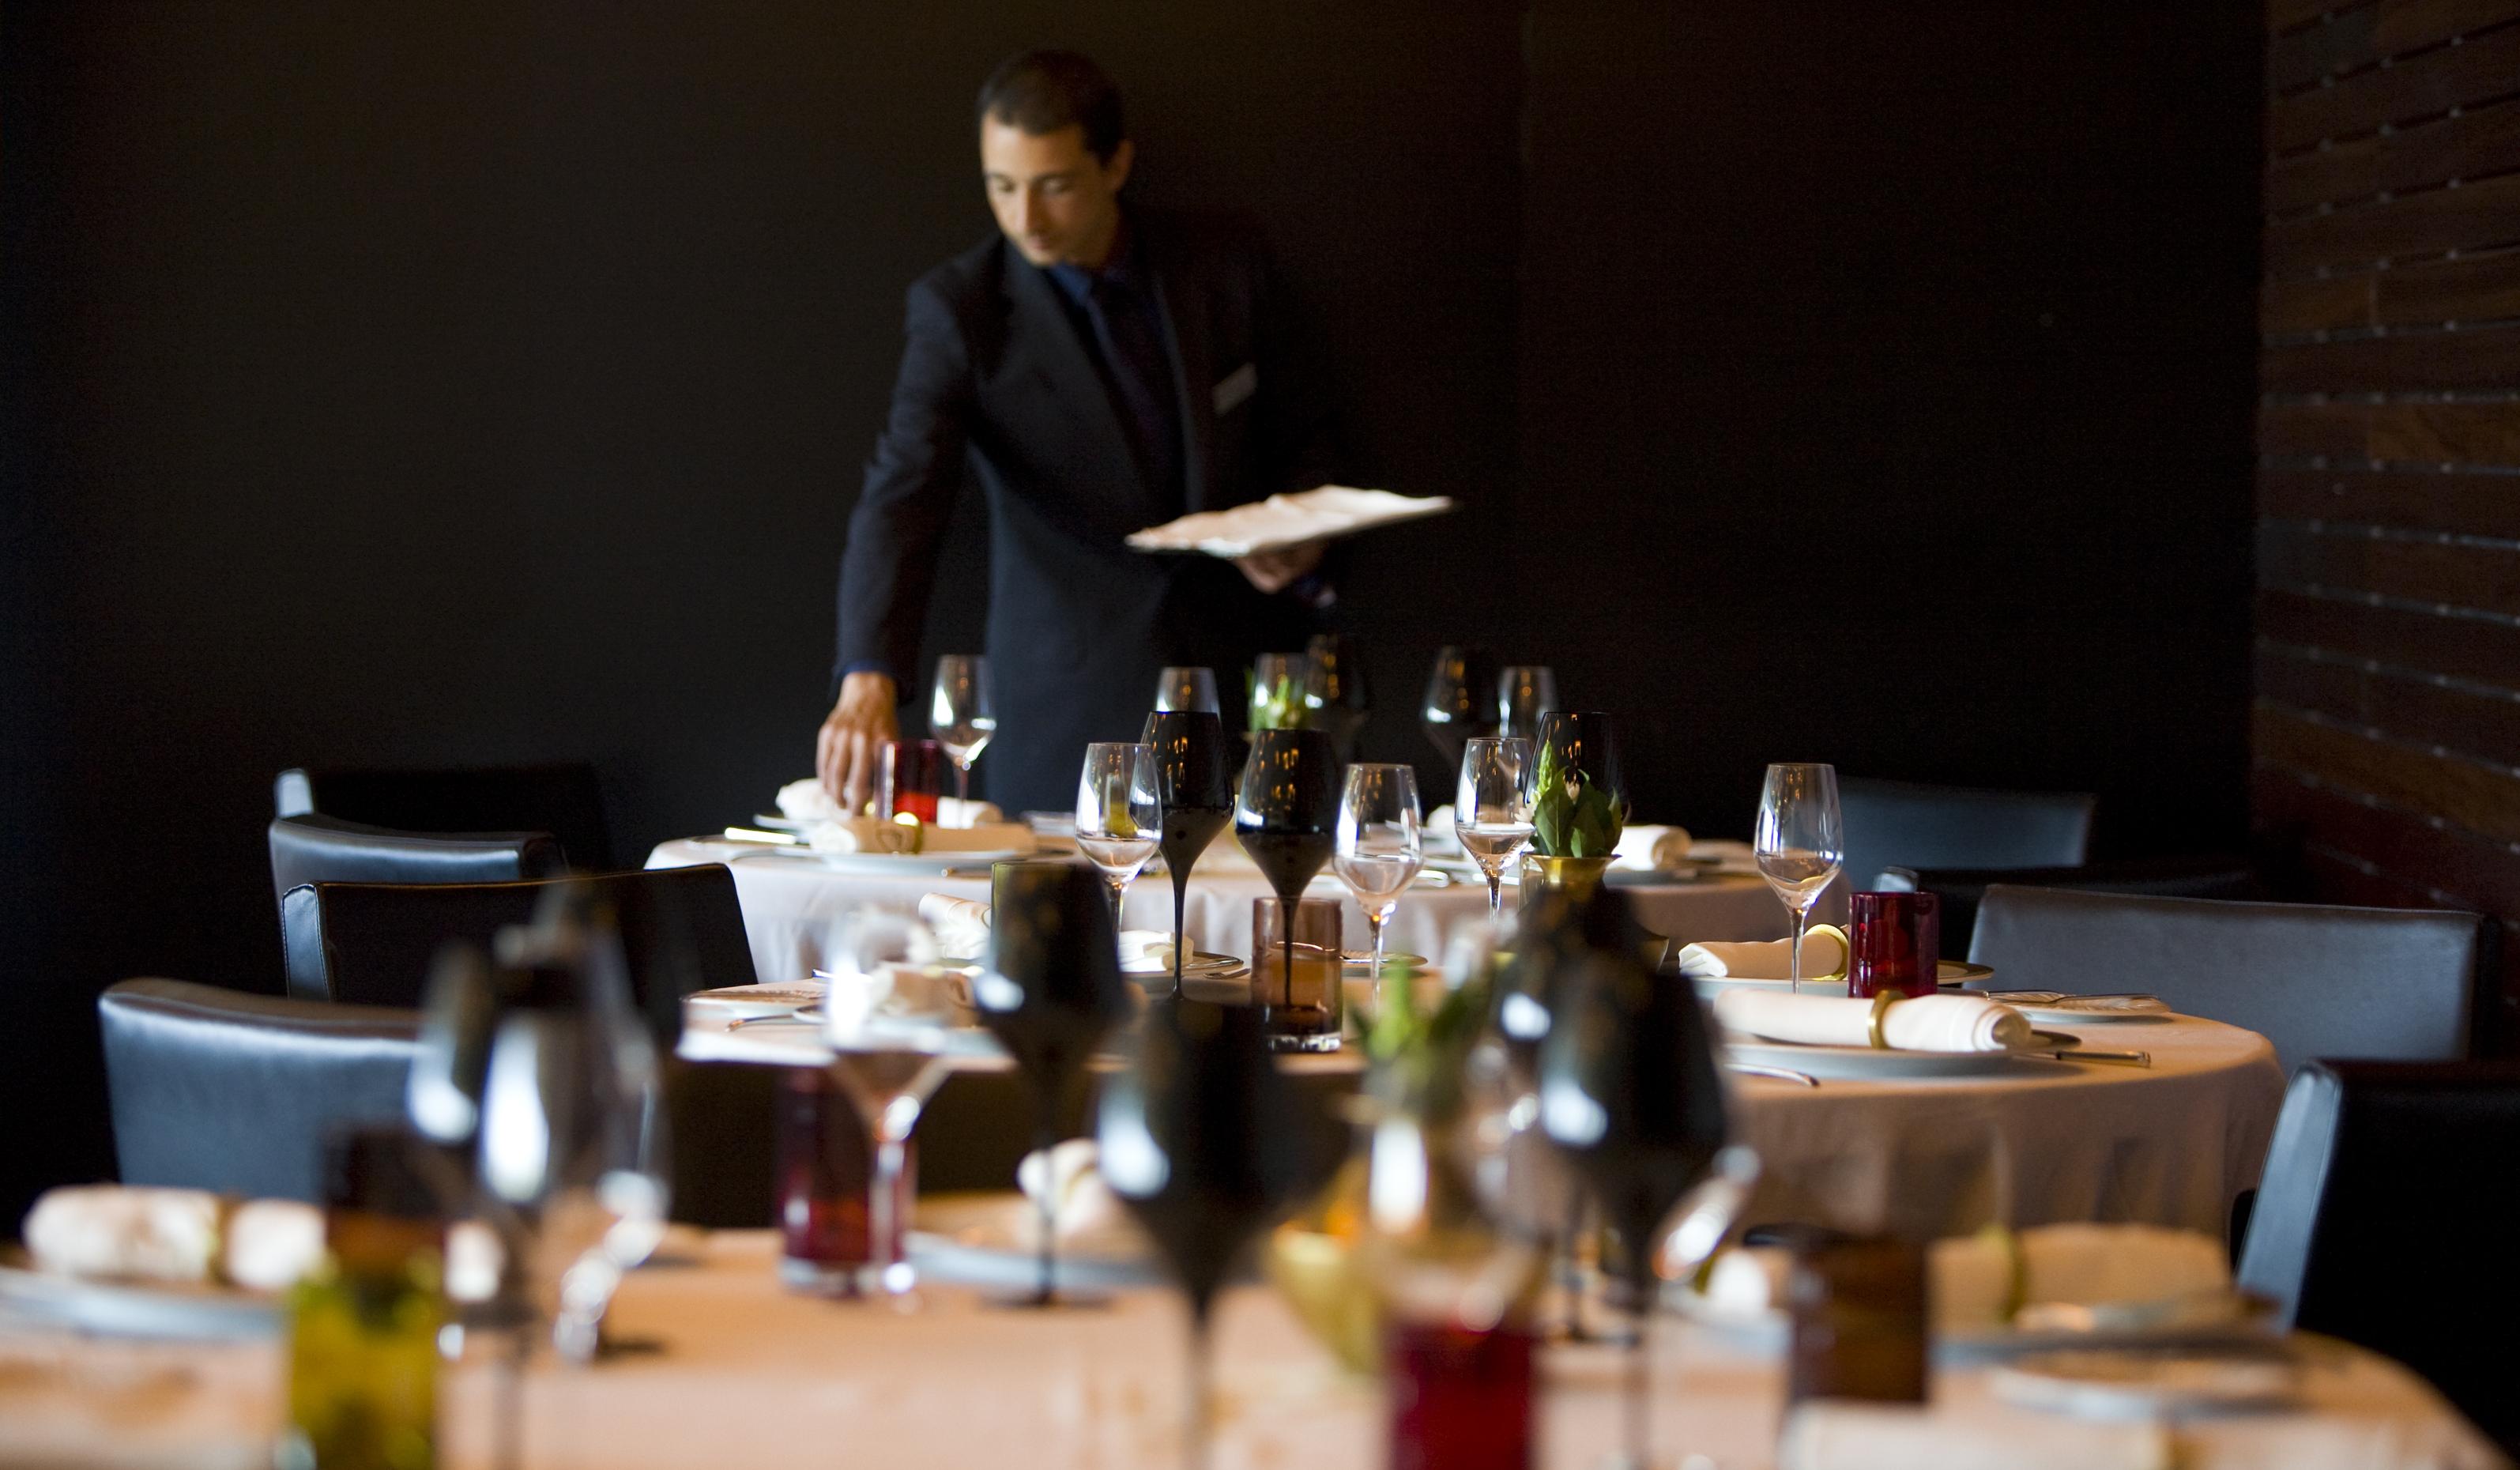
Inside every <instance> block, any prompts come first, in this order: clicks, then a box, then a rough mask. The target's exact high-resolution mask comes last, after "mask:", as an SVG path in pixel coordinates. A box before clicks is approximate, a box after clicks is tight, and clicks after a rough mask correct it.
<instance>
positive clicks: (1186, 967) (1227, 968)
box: [1120, 949, 1243, 980]
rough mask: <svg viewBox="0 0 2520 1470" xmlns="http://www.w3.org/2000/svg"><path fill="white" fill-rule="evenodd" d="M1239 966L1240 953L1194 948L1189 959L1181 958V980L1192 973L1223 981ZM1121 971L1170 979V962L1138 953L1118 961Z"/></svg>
mask: <svg viewBox="0 0 2520 1470" xmlns="http://www.w3.org/2000/svg"><path fill="white" fill-rule="evenodd" d="M1242 968H1243V965H1242V959H1241V957H1240V956H1239V955H1233V954H1210V953H1209V952H1208V951H1206V950H1204V949H1193V950H1192V951H1191V952H1190V958H1189V959H1186V960H1184V961H1182V979H1184V980H1189V979H1191V978H1193V976H1195V977H1196V978H1198V979H1201V980H1222V979H1224V978H1226V977H1228V976H1231V975H1234V974H1237V973H1238V972H1239V971H1240V970H1241V969H1242ZM1120 973H1121V974H1122V975H1125V976H1127V977H1128V978H1129V979H1131V980H1170V979H1172V978H1173V962H1172V961H1171V960H1169V959H1155V958H1150V957H1148V956H1147V955H1138V956H1136V957H1134V958H1130V959H1124V960H1122V961H1120Z"/></svg>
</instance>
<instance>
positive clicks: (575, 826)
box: [272, 761, 612, 877]
mask: <svg viewBox="0 0 2520 1470" xmlns="http://www.w3.org/2000/svg"><path fill="white" fill-rule="evenodd" d="M272 809H273V811H274V812H275V814H277V815H280V816H304V815H308V814H314V813H320V814H322V815H325V816H331V817H339V818H342V819H343V820H346V821H352V822H359V823H364V824H366V825H369V826H375V827H388V828H394V829H397V830H400V831H404V832H417V833H445V832H517V831H523V832H547V833H550V834H551V835H552V836H553V837H554V838H555V839H557V840H558V841H559V843H560V846H561V849H562V850H563V851H565V852H566V853H567V854H568V858H569V861H570V862H571V863H572V864H574V865H575V866H576V867H578V868H580V869H582V870H584V871H586V872H590V873H600V872H603V871H605V870H606V869H607V868H609V867H611V866H612V840H611V832H610V830H609V828H608V827H607V824H606V822H605V818H604V792H603V788H602V787H601V786H600V785H599V784H598V783H597V781H596V778H595V767H594V766H592V765H588V764H586V763H585V762H583V761H567V762H559V763H553V764H545V765H508V766H476V767H472V768H470V769H463V770H357V769H341V768H329V769H328V768H325V767H320V766H309V767H299V768H293V769H290V770H285V771H282V772H281V773H280V775H279V776H278V778H277V779H275V780H274V781H273V782H272ZM523 876H528V877H530V876H533V875H531V874H527V875H523Z"/></svg>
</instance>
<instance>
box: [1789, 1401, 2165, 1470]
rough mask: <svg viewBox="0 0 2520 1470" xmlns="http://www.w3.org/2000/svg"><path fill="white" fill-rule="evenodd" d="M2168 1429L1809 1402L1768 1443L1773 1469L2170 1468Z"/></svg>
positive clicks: (1969, 1410)
mask: <svg viewBox="0 0 2520 1470" xmlns="http://www.w3.org/2000/svg"><path fill="white" fill-rule="evenodd" d="M2177 1449H2178V1447H2177V1445H2176V1444H2175V1442H2174V1440H2173V1437H2172V1433H2171V1430H2170V1428H2169V1426H2167V1425H2165V1424H2158V1423H2108V1422H2095V1421H2093V1420H2089V1419H2066V1418H2049V1417H2046V1416H2042V1415H2035V1414H2028V1413H2024V1412H2019V1411H2013V1410H1986V1409H1978V1408H1974V1407H1973V1406H1960V1405H1953V1406H1948V1407H1946V1406H1939V1405H1938V1406H1935V1407H1931V1408H1928V1407H1926V1406H1925V1405H1923V1404H1914V1405H1909V1404H1898V1403H1862V1402H1856V1401H1846V1400H1827V1399H1817V1400H1814V1401H1810V1402H1808V1403H1805V1404H1803V1405H1801V1406H1800V1407H1798V1408H1796V1409H1795V1410H1794V1413H1793V1417H1792V1418H1790V1419H1788V1420H1787V1421H1786V1422H1785V1433H1784V1437H1783V1438H1782V1439H1781V1440H1779V1441H1778V1445H1777V1463H1778V1465H1779V1466H1780V1467H1782V1470H2017V1467H2019V1466H2022V1465H2039V1466H2042V1467H2045V1470H2171V1467H2172V1466H2174V1465H2177V1464H2178V1463H2180V1460H2179V1456H2178V1453H2177Z"/></svg>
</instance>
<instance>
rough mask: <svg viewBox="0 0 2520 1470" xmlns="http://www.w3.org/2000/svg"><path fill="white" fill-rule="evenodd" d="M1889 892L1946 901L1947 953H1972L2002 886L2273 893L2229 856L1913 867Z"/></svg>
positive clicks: (1885, 876) (1895, 877)
mask: <svg viewBox="0 0 2520 1470" xmlns="http://www.w3.org/2000/svg"><path fill="white" fill-rule="evenodd" d="M1880 883H1881V886H1882V887H1883V888H1886V889H1908V890H1912V891H1913V890H1918V889H1921V890H1923V891H1924V892H1926V893H1929V894H1937V895H1940V896H1941V897H1942V900H1943V909H1942V913H1943V920H1942V922H1943V952H1944V953H1945V954H1947V955H1954V956H1958V955H1962V954H1966V953H1968V946H1969V939H1970V936H1971V935H1973V934H1974V933H1975V932H1976V930H1977V910H1978V905H1979V904H1981V903H1984V902H1985V901H1986V891H1987V890H1988V889H1990V888H1992V887H1994V886H1995V885H1997V884H1999V883H2009V884H2013V885H2016V886H2018V887H2022V888H2070V889H2076V890H2079V891H2081V892H2083V893H2091V894H2150V895H2152V896H2156V897H2163V898H2266V897H2270V896H2272V891H2271V889H2270V888H2269V886H2268V884H2267V883H2266V881H2265V879H2264V878H2263V877H2262V876H2261V875H2260V873H2259V871H2258V867H2257V864H2256V863H2255V862H2254V861H2252V860H2251V859H2250V858H2248V857H2246V856H2243V855H2240V854H2236V853H2226V852H2207V853H2199V854H2196V855H2193V856H2182V857H2140V858H2132V859H2125V860H2121V861H2116V862H2087V863H2084V864H2083V865H2081V866H2080V867H2066V868H1913V867H1898V866H1893V867H1891V868H1888V869H1886V870H1884V872H1883V873H1882V876H1881V879H1880Z"/></svg>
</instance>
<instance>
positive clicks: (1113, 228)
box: [817, 52, 1333, 812]
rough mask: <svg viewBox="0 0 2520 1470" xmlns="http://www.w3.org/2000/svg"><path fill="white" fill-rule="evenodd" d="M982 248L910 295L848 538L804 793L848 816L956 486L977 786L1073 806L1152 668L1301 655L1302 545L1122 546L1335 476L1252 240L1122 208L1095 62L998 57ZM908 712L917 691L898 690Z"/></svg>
mask: <svg viewBox="0 0 2520 1470" xmlns="http://www.w3.org/2000/svg"><path fill="white" fill-rule="evenodd" d="M979 125H980V163H981V171H982V176H983V181H984V183H985V186H986V189H987V192H988V197H989V204H990V207H991V208H992V210H994V211H995V213H996V215H997V219H998V226H999V229H1000V232H1001V233H1000V235H999V236H998V237H997V238H993V239H991V240H989V241H988V242H986V243H985V244H982V245H980V246H977V247H975V248H973V249H971V250H969V251H967V252H965V253H963V254H961V255H958V256H956V257H955V258H954V259H952V260H949V261H947V262H946V263H945V264H943V265H941V266H938V267H937V268H936V269H934V270H932V271H930V272H928V273H927V274H926V275H925V276H922V277H921V278H920V280H919V282H918V284H916V285H914V286H913V287H911V289H910V299H909V311H908V325H907V335H908V339H909V341H908V345H907V346H906V348H905V349H904V351H903V354H902V361H901V375H900V378H899V380H898V382H897V384H896V385H895V387H894V389H893V397H892V410H891V415H890V417H889V420H888V421H887V423H886V424H885V427H884V431H883V435H882V436H881V438H880V439H879V440H878V441H877V445H876V450H875V455H874V457H873V459H872V460H871V461H870V462H869V463H868V465H867V473H866V487H865V490H864V492H863V493H862V494H861V495H860V497H859V500H858V504H857V509H856V511H855V513H854V514H853V515H852V516H851V517H850V519H849V536H848V546H847V549H846V551H845V553H844V554H843V556H842V559H841V565H840V592H839V630H840V631H839V658H838V672H839V674H840V692H839V699H838V702H837V704H836V705H835V706H834V707H833V709H832V713H831V715H830V717H829V718H827V719H826V720H825V721H824V723H823V728H822V734H821V739H820V742H819V747H818V751H817V769H818V772H819V774H820V775H821V777H822V780H823V784H824V785H825V786H826V787H827V788H829V789H830V790H831V791H832V793H833V794H834V795H836V796H838V797H840V799H841V800H842V802H843V803H844V804H847V805H848V806H849V807H850V809H852V810H854V809H855V808H856V804H857V803H858V802H860V801H862V800H863V799H864V797H865V794H866V791H867V789H868V786H869V783H870V781H871V775H872V763H873V755H874V749H875V746H876V744H877V742H879V741H882V740H885V739H890V738H892V737H893V736H894V734H895V733H896V731H897V715H896V713H895V708H896V706H897V705H898V704H899V702H900V698H901V695H902V692H903V691H902V690H901V689H900V687H899V685H898V683H897V682H896V680H897V678H898V676H900V675H902V674H906V673H908V672H909V671H910V670H911V669H912V668H913V667H914V666H915V664H916V661H917V658H918V652H919V643H920V620H921V618H922V614H923V612H924V610H925V608H926V604H927V598H928V592H929V589H930V587H931V585H932V583H933V582H934V579H935V571H936V558H937V544H938V541H939V538H940V537H941V536H942V534H943V532H944V529H945V526H946V522H947V520H948V518H949V516H950V515H951V513H952V510H953V504H954V497H955V495H956V492H957V490H958V488H959V485H960V482H961V481H962V479H963V476H964V474H965V472H966V471H967V472H968V474H969V476H970V477H971V478H972V479H974V480H976V481H977V482H978V483H979V486H980V489H981V491H982V493H983V494H984V495H985V496H986V497H987V502H988V508H989V569H990V570H989V616H988V634H987V643H988V654H989V662H990V675H991V685H992V688H991V696H992V699H993V701H994V704H995V710H996V714H997V719H998V733H997V736H996V738H995V740H994V741H993V742H992V744H991V745H990V747H989V750H988V753H987V754H986V755H985V756H984V757H983V758H982V759H981V763H980V770H981V771H983V772H985V773H986V783H987V786H986V789H987V791H988V793H989V795H990V796H991V798H992V799H994V800H995V801H997V802H998V803H999V804H1001V805H1002V806H1004V807H1006V809H1007V810H1009V811H1010V812H1012V811H1017V810H1026V809H1051V810H1056V809H1063V808H1065V807H1067V806H1068V805H1069V804H1071V803H1072V802H1073V800H1074V793H1075V786H1076V777H1077V769H1078V764H1079V762H1080V761H1081V759H1082V758H1083V756H1084V747H1085V745H1086V743H1087V742H1089V741H1095V740H1135V739H1136V738H1137V737H1138V733H1139V730H1140V727H1141V725H1142V724H1143V722H1144V720H1145V718H1146V713H1147V711H1148V708H1149V707H1150V706H1151V705H1152V703H1153V696H1154V686H1155V675H1156V672H1157V670H1159V669H1160V668H1161V667H1162V666H1165V665H1167V664H1203V665H1207V666H1212V667H1214V668H1216V669H1217V671H1218V673H1219V676H1220V682H1221V683H1223V684H1225V685H1226V686H1228V687H1233V686H1234V685H1236V684H1237V683H1238V679H1237V673H1238V670H1239V669H1241V668H1242V667H1244V666H1247V665H1248V663H1249V661H1250V659H1251V658H1252V656H1253V655H1255V654H1257V653H1260V652H1263V651H1266V650H1271V649H1294V648H1301V647H1302V646H1303V640H1304V637H1305V635H1306V634H1307V632H1309V631H1310V629H1311V620H1312V618H1313V616H1314V614H1315V613H1316V612H1317V611H1318V609H1319V608H1320V607H1321V606H1323V605H1324V604H1325V603H1326V601H1327V597H1328V594H1327V591H1326V589H1325V588H1324V587H1323V586H1322V585H1321V582H1320V578H1319V576H1318V574H1317V569H1318V566H1319V563H1320V560H1321V549H1320V548H1319V547H1318V546H1313V547H1305V548H1299V549H1297V550H1294V551H1291V552H1285V553H1279V554H1274V555H1267V556H1262V557H1255V558H1246V559H1244V560H1243V561H1240V562H1237V563H1232V564H1228V563H1226V562H1222V561H1218V560H1215V559H1213V558H1209V557H1194V556H1152V555H1148V554H1146V553H1142V552H1137V551H1132V550H1130V549H1129V548H1128V547H1127V546H1126V545H1125V544H1123V538H1124V537H1125V536H1127V535H1128V533H1129V532H1131V531H1133V530H1137V529H1139V528H1144V527H1148V526H1155V525H1159V524H1161V523H1163V522H1165V521H1169V520H1172V519H1173V518H1174V517H1176V516H1179V515H1182V514H1184V513H1185V512H1188V511H1193V510H1216V509H1221V508H1223V507H1226V506H1231V505H1237V504H1239V503H1241V502H1243V501H1247V500H1257V499H1260V498H1262V497H1263V496H1266V495H1269V494H1272V493H1275V492H1278V491H1282V490H1290V489H1303V488H1308V487H1310V486H1312V485H1316V484H1321V483H1324V482H1328V481H1329V480H1330V479H1332V478H1333V476H1332V473H1331V472H1332V460H1331V450H1330V446H1329V437H1328V420H1327V415H1326V413H1325V412H1324V410H1323V408H1322V405H1321V400H1320V398H1319V397H1318V396H1317V386H1316V385H1315V383H1314V382H1313V381H1312V379H1311V376H1310V374H1309V373H1308V372H1307V370H1306V365H1305V364H1304V363H1303V362H1302V361H1300V360H1299V358H1300V354H1299V352H1298V351H1297V349H1296V345H1295V342H1294V334H1293V332H1292V330H1291V326H1290V323H1289V322H1288V320H1287V313H1286V308H1285V306H1284V304H1283V300H1282V299H1281V297H1280V294H1279V287H1278V284H1277V282H1276V279H1275V276H1274V273H1273V271H1272V268H1271V266H1270V262H1269V259H1268V256H1267V254H1266V252H1265V250H1264V249H1263V247H1262V245H1261V243H1260V240H1259V237H1258V235H1257V234H1256V232H1254V231H1253V230H1252V229H1251V228H1250V227H1249V226H1247V225H1245V224H1242V223H1239V222H1238V221H1235V220H1231V219H1222V218H1206V217H1198V216H1191V215H1181V214H1171V213H1164V212H1158V211H1154V210H1149V209H1142V208H1139V207H1134V206H1128V205H1124V204H1123V203H1122V202H1121V200H1120V198H1119V191H1120V187H1121V185H1122V184H1123V183H1124V182H1126V180H1127V179H1128V176H1129V168H1130V165H1131V163H1132V161H1133V150H1132V149H1131V147H1130V144H1129V141H1128V139H1127V138H1126V137H1125V136H1124V135H1123V131H1122V126H1121V116H1120V100H1119V94H1118V92H1117V91H1116V90H1115V89H1114V88H1113V87H1112V85H1111V83H1110V81H1109V80H1108V79H1107V78H1106V77H1104V76H1103V75H1102V72H1101V71H1100V69H1097V68H1096V67H1095V66H1094V64H1093V63H1092V62H1089V61H1087V60H1085V59H1084V58H1083V57H1079V56H1074V55H1071V54H1067V53H1060V52H1034V53H1027V54H1025V55H1022V56H1018V57H1015V58H1012V60H1010V61H1008V62H1007V63H1006V64H1005V65H1003V66H1001V67H1000V68H999V69H997V71H996V72H995V73H993V74H992V75H991V76H990V78H989V81H988V83H987V84H986V85H985V86H983V87H982V88H981V92H980V107H979ZM913 692H914V693H916V692H918V691H913Z"/></svg>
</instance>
